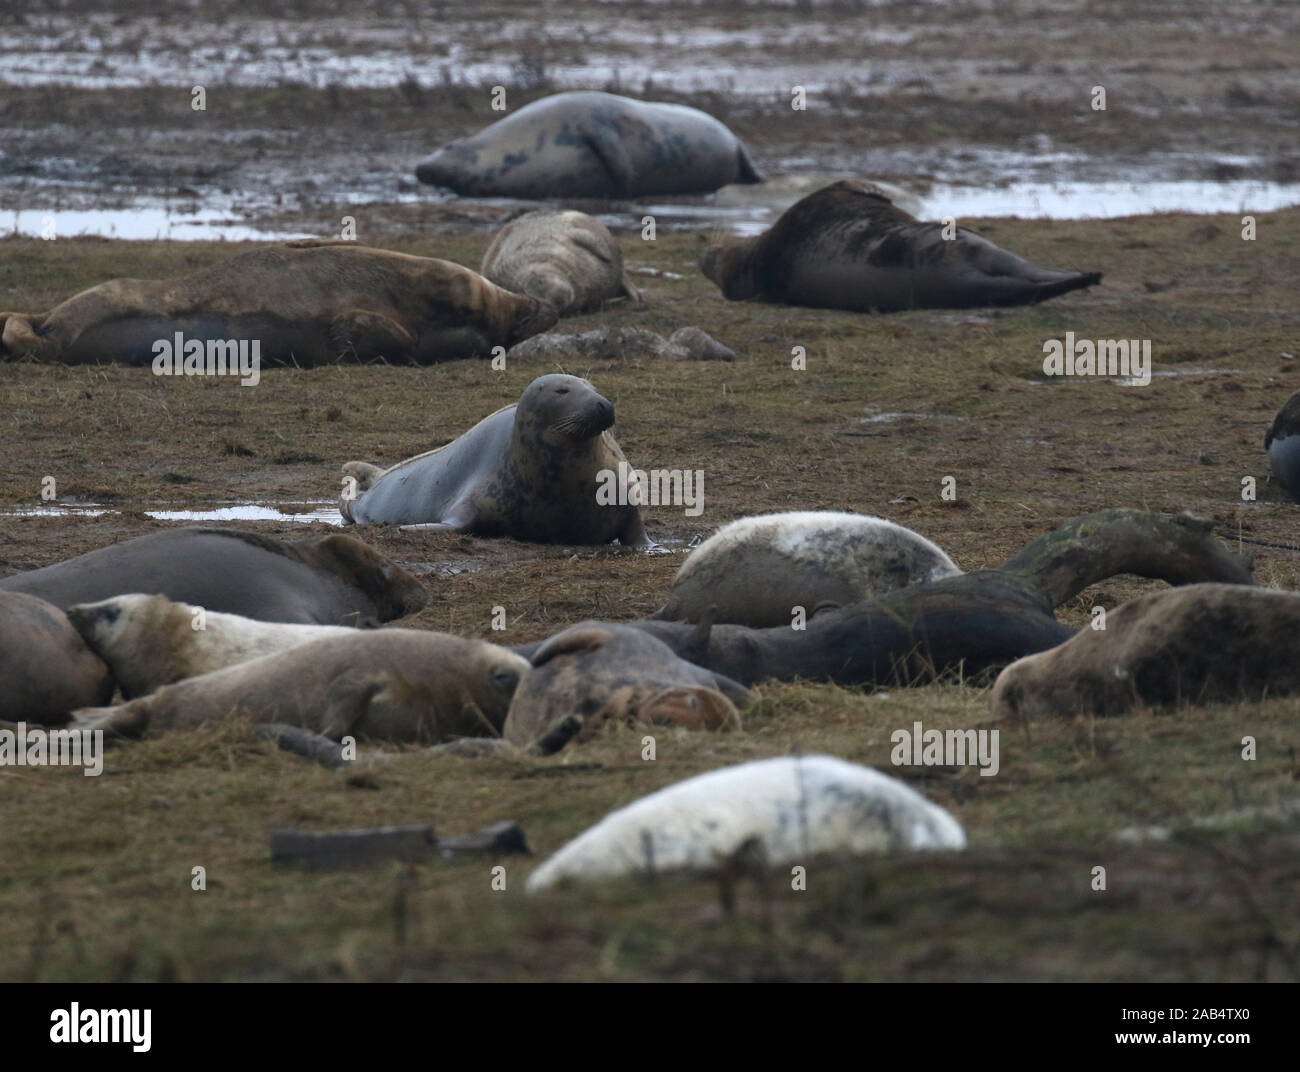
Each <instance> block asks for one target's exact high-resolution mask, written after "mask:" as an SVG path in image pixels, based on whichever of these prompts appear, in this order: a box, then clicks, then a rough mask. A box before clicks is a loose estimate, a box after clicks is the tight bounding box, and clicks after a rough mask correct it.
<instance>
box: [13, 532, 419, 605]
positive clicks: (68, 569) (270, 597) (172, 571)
mask: <svg viewBox="0 0 1300 1072" xmlns="http://www.w3.org/2000/svg"><path fill="white" fill-rule="evenodd" d="M0 590H4V591H9V592H27V593H29V594H31V595H35V596H40V597H41V598H42V599H47V600H49V601H50V602H51V603H53V604H54V605H55V606H56V607H60V608H62V609H64V610H66V609H67V608H68V607H70V606H72V605H73V604H74V603H94V602H97V601H98V600H102V599H108V598H109V597H111V596H117V595H123V594H125V593H129V592H143V593H146V594H154V593H157V594H159V595H165V596H167V597H168V598H170V599H176V600H182V601H184V602H186V603H193V604H195V605H196V606H200V607H204V608H206V609H207V610H210V611H223V612H225V613H227V614H241V615H243V616H244V617H246V618H256V619H258V620H259V621H265V622H305V623H308V624H313V625H368V624H373V623H375V622H377V621H379V622H386V621H390V620H392V619H393V618H401V617H403V616H405V615H407V614H414V613H415V612H416V611H417V610H419V609H420V608H421V607H423V606H424V605H425V604H426V603H427V602H428V601H429V596H428V593H427V592H425V590H424V587H423V585H421V584H420V582H419V581H418V580H417V579H416V578H415V577H414V576H413V575H412V574H410V573H407V572H406V570H404V569H402V568H401V567H400V566H398V565H396V564H395V563H393V562H390V561H389V560H388V559H386V558H384V556H383V555H381V554H379V552H378V551H375V550H373V549H372V548H370V547H367V546H366V545H365V544H364V543H362V542H361V541H360V540H357V539H354V538H353V537H351V536H343V535H341V534H336V533H332V534H330V535H329V536H308V537H306V538H305V539H301V540H295V541H293V542H292V543H289V542H286V541H284V540H277V539H274V538H273V537H270V536H261V535H258V534H256V533H252V532H243V531H241V530H239V529H223V528H205V527H201V526H191V527H186V528H176V529H165V530H163V531H162V532H151V533H150V534H149V535H147V536H137V537H136V538H135V539H133V540H124V541H123V542H122V543H115V544H112V545H110V546H108V547H101V548H99V549H98V550H97V551H90V552H89V553H87V554H84V555H78V556H77V557H76V558H70V559H68V560H67V561H66V562H59V563H57V564H55V565H53V566H46V567H45V568H44V569H38V570H31V571H29V572H27V573H18V574H15V575H13V576H12V577H6V578H5V579H4V580H0Z"/></svg>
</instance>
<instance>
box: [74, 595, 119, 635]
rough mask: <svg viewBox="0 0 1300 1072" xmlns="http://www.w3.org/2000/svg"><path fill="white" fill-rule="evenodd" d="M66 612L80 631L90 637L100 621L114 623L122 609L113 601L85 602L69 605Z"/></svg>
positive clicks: (108, 623)
mask: <svg viewBox="0 0 1300 1072" xmlns="http://www.w3.org/2000/svg"><path fill="white" fill-rule="evenodd" d="M64 613H65V614H67V616H68V621H70V622H71V623H72V627H73V628H74V629H75V630H76V631H77V632H78V633H80V634H81V635H82V636H83V637H89V636H90V634H91V633H92V632H93V631H94V629H95V626H96V625H98V624H100V623H103V624H104V625H112V624H113V623H114V622H115V621H117V619H118V618H119V617H120V616H121V614H122V611H121V608H120V607H117V606H116V605H114V604H112V603H108V604H103V603H101V604H95V603H83V604H78V605H76V606H72V607H69V608H68V609H67V610H66V611H65V612H64Z"/></svg>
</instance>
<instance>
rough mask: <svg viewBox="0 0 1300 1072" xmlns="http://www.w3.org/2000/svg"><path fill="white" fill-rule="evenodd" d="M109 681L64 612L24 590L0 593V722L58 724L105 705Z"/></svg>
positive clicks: (109, 695) (110, 687)
mask: <svg viewBox="0 0 1300 1072" xmlns="http://www.w3.org/2000/svg"><path fill="white" fill-rule="evenodd" d="M112 698H113V678H112V676H111V675H110V674H109V671H108V667H107V666H105V665H104V663H103V661H102V660H101V659H100V658H99V656H97V655H96V654H95V653H94V652H92V651H91V650H90V649H89V648H87V647H86V645H85V644H84V643H83V642H82V639H81V637H79V636H78V635H77V631H76V630H75V629H74V628H72V625H71V624H70V623H69V622H68V619H67V618H66V617H64V615H63V611H61V610H59V608H58V607H56V606H54V605H53V604H52V603H47V602H46V601H45V600H43V599H38V598H37V597H36V596H29V595H25V594H23V593H22V592H0V721H5V722H24V721H25V722H41V723H60V722H64V721H66V720H67V718H68V715H69V714H70V713H71V712H72V711H73V710H74V709H75V708H78V707H90V706H94V705H96V704H104V703H108V701H109V700H111V699H112Z"/></svg>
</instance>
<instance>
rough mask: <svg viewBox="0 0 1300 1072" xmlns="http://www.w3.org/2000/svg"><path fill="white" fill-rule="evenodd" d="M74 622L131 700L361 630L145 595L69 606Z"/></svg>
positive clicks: (124, 693)
mask: <svg viewBox="0 0 1300 1072" xmlns="http://www.w3.org/2000/svg"><path fill="white" fill-rule="evenodd" d="M68 621H70V622H71V623H72V624H73V626H74V627H75V628H76V630H77V632H79V633H80V634H81V636H82V639H83V640H85V642H86V644H87V646H88V647H89V648H90V650H91V651H93V652H94V653H95V654H96V655H98V656H99V657H100V658H101V659H103V660H104V662H106V663H107V664H108V667H109V669H110V670H112V672H113V677H114V678H116V679H117V683H118V685H119V686H120V688H121V689H122V695H123V696H125V697H126V698H127V699H128V700H129V699H131V698H132V697H135V696H146V695H148V694H149V693H151V692H153V691H154V690H156V689H158V688H161V687H162V686H163V685H170V684H171V683H172V682H174V681H182V680H184V679H185V678H187V677H198V676H199V675H200V674H207V673H210V672H211V671H213V670H222V669H224V668H225V667H227V666H235V665H237V664H238V663H246V662H249V661H251V660H253V659H260V658H261V657H262V656H263V655H272V654H274V653H275V652H278V651H288V650H289V649H290V648H297V647H301V646H302V645H303V644H309V643H311V641H313V640H320V639H321V638H322V637H332V636H356V635H357V634H358V633H359V632H360V630H357V629H353V628H350V627H349V626H345V625H297V624H291V623H288V622H259V621H257V620H256V619H254V618H245V617H243V616H241V615H239V614H222V613H221V612H220V611H208V610H205V609H204V608H202V607H196V606H194V605H193V604H190V603H180V602H176V601H173V600H170V599H168V598H167V597H166V596H147V595H141V594H139V593H134V594H131V595H125V596H114V597H113V598H112V599H105V600H103V601H101V602H99V603H78V604H76V605H74V606H71V607H69V608H68ZM78 706H81V707H85V706H87V705H86V704H79V705H78Z"/></svg>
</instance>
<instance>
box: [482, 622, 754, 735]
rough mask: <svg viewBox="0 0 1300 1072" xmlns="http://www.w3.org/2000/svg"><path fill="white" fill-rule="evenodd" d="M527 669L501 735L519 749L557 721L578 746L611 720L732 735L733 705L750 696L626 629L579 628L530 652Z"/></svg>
mask: <svg viewBox="0 0 1300 1072" xmlns="http://www.w3.org/2000/svg"><path fill="white" fill-rule="evenodd" d="M531 662H532V669H531V670H530V671H529V672H528V676H527V677H526V678H525V679H524V683H523V685H522V686H520V688H519V691H517V692H516V693H515V696H514V699H513V700H512V701H511V703H510V714H509V716H508V717H507V718H506V725H505V731H504V734H503V736H504V737H505V739H506V740H507V741H510V742H511V743H513V744H515V745H517V746H519V747H521V748H522V747H527V746H528V745H530V744H532V743H533V742H534V741H536V740H537V739H538V738H540V737H541V736H542V735H543V734H544V733H545V731H546V730H547V728H548V727H550V726H551V725H553V724H554V723H555V722H556V720H557V719H561V718H564V717H566V716H570V715H574V716H577V717H578V718H579V719H581V720H582V722H583V726H582V730H581V733H580V734H579V735H578V739H579V740H585V739H586V738H589V737H591V736H592V735H593V734H594V733H595V731H596V730H597V729H599V727H600V726H601V725H603V724H604V723H605V722H606V721H608V720H610V719H613V720H615V721H628V722H635V723H638V724H641V725H646V726H654V725H672V726H681V727H684V728H688V729H707V730H733V729H739V728H740V715H739V713H738V712H737V711H736V708H735V706H734V704H733V701H734V703H739V704H742V705H743V704H747V703H750V702H752V701H753V699H754V694H753V693H752V692H750V691H749V690H748V689H747V688H745V687H744V686H743V685H740V684H737V683H736V682H735V681H732V680H731V679H730V678H728V677H725V676H724V675H722V674H716V673H714V672H713V671H711V670H705V669H703V668H702V667H699V666H696V665H694V664H693V663H689V662H687V661H686V660H685V659H682V658H679V657H678V656H677V655H676V654H674V653H673V651H672V650H671V649H670V648H669V647H668V646H667V645H666V644H663V643H662V642H661V641H659V640H656V639H655V638H654V637H652V636H650V635H649V634H648V633H645V632H643V631H641V630H639V629H635V628H633V627H632V626H626V625H607V624H604V623H601V622H581V623H579V624H578V625H575V626H573V627H572V628H570V629H566V630H564V632H562V633H557V634H556V635H555V636H553V637H551V638H550V639H549V640H546V641H544V642H543V643H542V645H541V646H540V647H538V648H537V650H536V651H535V652H534V653H533V656H532V659H531Z"/></svg>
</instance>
